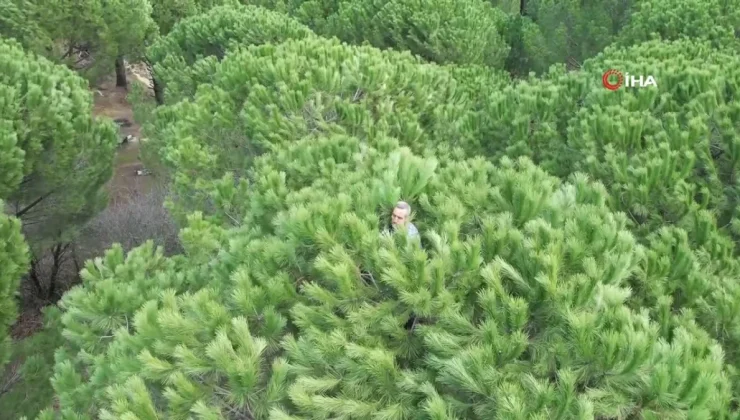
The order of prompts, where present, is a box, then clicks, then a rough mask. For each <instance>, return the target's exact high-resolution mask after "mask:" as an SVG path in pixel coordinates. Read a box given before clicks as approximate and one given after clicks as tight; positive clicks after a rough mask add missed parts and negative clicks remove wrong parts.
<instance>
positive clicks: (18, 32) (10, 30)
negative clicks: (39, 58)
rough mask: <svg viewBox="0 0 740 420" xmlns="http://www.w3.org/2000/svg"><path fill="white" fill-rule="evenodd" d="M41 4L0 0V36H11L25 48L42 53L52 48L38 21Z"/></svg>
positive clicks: (16, 0) (24, 0) (26, 0)
mask: <svg viewBox="0 0 740 420" xmlns="http://www.w3.org/2000/svg"><path fill="white" fill-rule="evenodd" d="M42 13H43V6H40V5H39V4H38V3H35V2H32V1H28V0H0V37H4V38H13V39H15V40H16V41H18V42H20V43H21V44H22V45H23V46H24V47H25V48H27V49H29V50H31V51H33V52H36V53H39V54H43V53H45V52H47V51H48V49H51V48H52V43H51V39H49V37H48V34H46V33H45V32H44V30H43V29H42V27H41V25H39V22H40V21H41V20H42V18H41V16H42Z"/></svg>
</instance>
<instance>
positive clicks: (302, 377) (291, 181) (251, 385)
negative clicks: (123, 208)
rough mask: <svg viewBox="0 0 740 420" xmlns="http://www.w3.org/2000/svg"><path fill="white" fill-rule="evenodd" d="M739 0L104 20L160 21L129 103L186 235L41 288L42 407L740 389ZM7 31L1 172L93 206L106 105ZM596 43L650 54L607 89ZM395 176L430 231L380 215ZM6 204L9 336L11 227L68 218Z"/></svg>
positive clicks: (351, 413) (2, 182) (526, 402)
mask: <svg viewBox="0 0 740 420" xmlns="http://www.w3.org/2000/svg"><path fill="white" fill-rule="evenodd" d="M0 1H3V0H0ZM13 1H15V0H13ZM136 1H137V2H147V0H136ZM733 1H734V0H732V1H719V0H680V1H679V0H645V1H640V2H635V3H634V4H633V2H631V1H621V0H614V1H608V2H606V3H604V2H601V3H596V2H590V1H585V2H583V1H582V2H580V3H579V2H553V1H551V0H532V1H531V2H528V3H526V4H523V3H519V4H516V5H513V4H507V5H504V4H503V2H489V1H483V0H464V1H456V2H451V1H448V0H406V1H401V0H373V1H358V0H310V1H299V0H286V1H280V2H278V1H271V0H261V1H257V2H245V3H248V4H237V3H236V2H233V1H229V2H212V1H189V2H187V1H186V2H167V1H155V0H153V1H151V2H149V3H147V5H142V8H141V9H138V10H137V11H131V12H130V13H129V14H127V15H126V14H123V13H122V14H120V15H116V16H118V18H120V22H127V21H129V19H131V16H134V15H137V14H139V15H141V19H143V20H142V22H143V21H144V20H147V19H150V20H151V21H153V22H155V23H156V24H157V25H158V29H159V33H158V34H157V35H156V36H155V35H151V34H149V33H148V32H147V34H148V35H146V36H145V37H143V38H141V37H140V38H136V39H138V41H137V40H136V39H134V38H127V39H128V40H130V41H131V43H126V42H124V40H122V39H118V38H115V37H112V38H110V39H109V40H107V41H101V42H103V44H106V43H108V42H109V43H110V44H111V45H113V46H118V47H115V48H119V47H120V48H121V49H119V50H115V51H117V53H116V54H118V55H120V54H124V52H123V51H124V50H125V51H126V52H125V54H127V55H131V54H133V53H131V51H142V52H143V54H140V55H145V56H146V59H147V61H148V63H149V64H152V65H153V68H154V72H155V74H154V76H155V77H156V78H157V79H158V81H159V82H160V83H161V84H162V86H164V90H165V93H166V95H165V98H166V101H164V102H163V103H159V102H158V103H157V104H156V105H157V106H155V105H151V104H149V103H141V104H138V105H137V106H138V107H139V108H138V110H139V113H141V112H143V111H147V113H148V115H146V119H145V121H144V122H145V124H144V127H143V135H144V137H146V141H145V142H143V144H142V147H143V150H145V151H146V152H147V153H150V154H151V156H152V157H153V159H154V160H155V161H156V163H157V164H158V165H160V166H159V167H158V170H159V171H161V172H162V173H161V174H158V175H163V178H165V179H167V181H168V182H169V187H170V195H169V197H168V202H167V207H168V208H169V209H170V210H171V211H172V212H173V214H174V215H175V216H176V219H177V222H178V224H179V227H180V241H181V246H182V252H181V253H179V254H176V255H167V256H166V255H165V254H164V252H163V250H162V249H159V248H157V247H155V246H154V244H153V242H151V241H150V242H147V243H146V244H144V245H142V246H139V247H137V248H134V249H133V250H131V251H129V252H125V251H124V249H123V247H122V246H120V245H114V246H113V247H112V248H111V249H108V250H105V251H104V253H102V255H100V256H99V257H98V258H95V259H92V260H89V261H87V262H86V264H85V266H84V268H83V269H82V271H81V279H82V281H81V284H79V285H77V286H76V287H74V288H73V289H71V290H69V291H68V292H67V293H65V294H64V296H63V297H62V299H61V300H60V302H59V304H58V308H55V309H53V310H50V311H49V312H48V318H47V329H49V330H51V331H53V332H54V333H55V335H53V336H50V337H49V338H48V342H49V343H53V347H54V357H53V362H48V363H53V369H52V370H53V371H52V372H50V373H48V376H49V377H50V379H49V383H50V384H51V386H52V387H53V394H54V397H55V400H54V401H48V405H47V406H46V409H45V410H44V411H43V412H42V413H41V414H39V416H38V419H39V420H42V419H44V420H52V419H57V418H64V419H67V418H69V419H72V418H74V419H91V420H92V419H104V420H114V419H126V420H134V419H161V418H172V419H190V418H194V419H195V418H197V419H209V420H211V419H212V420H216V419H244V418H247V419H255V420H256V419H264V420H300V419H306V420H308V419H347V420H349V419H353V420H355V419H363V420H365V419H367V420H370V419H374V420H380V419H385V420H390V419H398V420H401V419H419V420H422V419H424V420H426V419H435V420H463V419H473V420H475V419H480V420H492V419H495V420H511V419H525V418H526V419H542V420H545V419H548V420H549V419H584V420H585V419H600V420H601V419H645V420H658V419H661V420H663V419H675V420H679V419H692V420H693V419H706V420H715V419H734V418H737V417H738V415H739V414H740V411H738V402H739V400H738V397H740V376H738V367H740V353H738V350H737V349H738V348H740V327H738V326H739V325H740V322H738V321H740V259H738V256H739V252H738V251H739V250H738V241H739V240H740V213H738V208H739V206H738V205H739V204H740V202H739V201H738V197H740V189H738V185H737V183H738V181H737V178H738V177H737V175H738V163H739V160H740V148H739V147H738V145H739V144H740V100H738V94H739V93H740V55H738V52H739V51H740V50H739V49H738V48H737V47H738V44H737V34H738V29H740V25H739V24H738V23H739V22H740V19H738V16H740V15H739V14H738V13H740V8H737V7H734V3H733ZM6 2H7V0H6ZM124 3H125V2H119V3H113V4H111V6H110V7H111V9H110V10H107V9H106V12H105V13H98V11H95V12H92V11H90V12H89V13H88V15H86V16H85V17H84V18H85V19H89V20H90V21H92V22H97V20H96V19H98V16H112V14H111V13H112V12H111V11H114V10H117V9H116V8H119V7H121V4H124ZM13 4H14V5H17V4H20V3H13ZM90 4H92V3H90ZM101 4H102V3H101ZM126 4H129V5H133V4H134V3H126ZM137 4H138V3H137ZM180 6H182V7H180ZM513 6H516V7H513ZM101 7H102V6H101ZM103 9H104V8H103ZM103 9H100V10H103ZM9 10H10V9H9ZM13 10H14V13H21V12H22V9H20V8H18V7H17V6H16V8H15V9H13ZM96 10H97V9H96ZM25 13H28V12H25ZM96 13H97V14H96ZM144 15H146V16H144ZM0 19H2V18H0ZM100 19H102V18H100ZM83 20H84V19H83ZM106 22H109V23H106V25H109V26H108V27H113V26H114V25H112V23H110V22H112V21H111V20H110V19H109V20H108V21H106ZM146 25H149V24H145V23H141V26H136V28H139V29H141V28H143V27H145V26H146ZM147 27H151V26H147ZM13 28H14V29H13V30H14V31H16V33H18V34H20V35H18V37H19V38H22V36H26V39H37V38H34V36H33V35H32V34H33V32H32V31H31V32H26V33H25V35H24V34H23V33H21V32H18V31H19V28H20V27H13ZM29 28H32V29H33V27H31V26H29ZM136 28H134V29H136ZM80 30H83V28H80ZM113 32H115V31H113ZM113 32H111V33H113ZM134 32H135V33H137V34H143V33H144V32H145V31H143V30H142V31H139V30H138V29H137V30H136V31H134ZM116 33H118V32H116ZM29 34H30V35H29ZM60 37H61V35H56V36H53V37H52V38H60ZM38 39H39V40H40V39H41V38H38ZM100 39H103V38H100ZM106 39H107V38H106ZM150 41H151V43H150ZM127 42H128V41H127ZM24 45H25V46H26V48H27V49H31V47H30V44H27V43H26V44H24ZM38 45H43V42H41V41H39V44H38ZM123 45H127V47H125V48H124V47H122V46H123ZM110 48H114V47H110ZM137 54H138V53H137ZM0 55H2V56H4V57H11V59H10V60H6V61H7V62H6V61H3V62H0V98H4V99H1V100H0V110H2V113H1V114H0V115H2V118H3V119H2V120H0V151H2V153H0V165H1V166H0V167H2V168H7V170H4V171H0V198H2V199H4V200H6V204H5V206H6V207H7V208H8V209H14V208H23V206H28V205H29V204H32V203H33V202H34V201H33V200H35V199H37V198H41V199H42V201H41V202H46V201H44V200H47V198H46V197H58V198H55V199H54V200H51V201H48V202H50V203H52V204H53V206H51V210H49V211H51V213H49V214H48V215H47V216H44V217H45V219H44V220H47V221H49V222H50V223H48V224H45V225H44V226H54V227H58V226H62V225H64V226H74V225H75V224H76V223H77V224H79V223H82V222H83V221H84V219H85V217H86V216H87V215H89V214H91V213H93V212H94V211H95V209H97V208H98V207H99V203H100V201H99V198H100V197H101V195H100V194H99V192H100V191H101V186H102V185H103V183H104V182H105V181H106V179H107V177H108V176H109V175H110V162H111V158H112V156H113V153H114V152H113V150H114V143H115V142H114V138H115V134H114V131H113V126H112V125H111V124H110V123H105V122H99V121H97V120H96V119H94V118H92V117H91V116H90V109H89V108H90V96H89V93H88V92H87V91H86V88H87V86H86V85H85V83H84V82H83V81H82V79H81V78H79V77H77V76H75V75H74V74H73V72H72V71H71V70H68V69H64V68H63V67H60V66H57V65H54V64H52V63H51V62H50V61H48V60H46V59H42V58H39V57H37V56H35V55H32V54H31V53H30V52H28V51H24V50H23V49H22V48H21V46H20V45H19V44H18V43H15V42H3V43H0ZM610 69H611V70H616V71H619V72H621V73H622V74H623V75H628V74H629V75H633V76H636V77H639V76H648V75H650V76H652V77H654V78H655V79H656V81H657V85H656V86H647V87H635V86H622V87H620V88H619V89H617V90H616V91H612V90H609V89H606V88H605V87H604V86H603V80H602V77H603V75H604V73H605V71H607V70H610ZM140 100H142V101H143V100H145V99H141V98H140ZM160 102H161V101H160ZM142 110H143V111H142ZM73 171H74V172H75V173H79V174H80V177H79V178H78V177H75V178H70V177H69V176H60V174H69V173H71V172H73ZM57 191H63V194H60V195H58V196H51V195H50V196H47V195H44V194H45V193H46V192H52V193H56V192H57ZM399 201H406V202H408V203H410V205H411V209H412V212H411V214H410V215H409V216H410V218H411V219H412V221H413V223H414V224H415V225H416V226H417V227H418V230H419V232H420V239H419V240H417V239H411V238H409V237H408V236H407V235H405V234H404V232H403V230H402V229H395V228H394V227H392V226H391V224H390V213H391V211H392V210H393V208H394V206H395V205H396V203H398V202H399ZM14 206H15V207H14ZM44 208H45V207H44ZM7 213H9V215H8V216H6V215H2V217H0V267H3V268H4V267H5V266H7V267H10V269H9V270H4V269H3V270H0V337H3V335H2V334H4V330H3V328H6V326H7V325H9V322H10V320H11V319H12V317H13V316H14V313H13V309H12V308H13V306H12V305H10V303H11V302H12V295H13V293H14V291H13V290H14V288H16V287H17V282H18V280H17V279H18V278H19V277H20V276H21V275H22V274H23V272H24V267H25V266H26V265H27V263H28V256H27V249H26V245H25V242H24V240H23V238H22V237H21V236H20V233H21V232H24V233H26V237H27V242H28V243H29V244H31V245H33V244H34V243H35V241H36V239H35V238H42V237H47V236H48V235H51V233H49V232H51V231H46V230H40V231H38V232H37V231H35V230H33V229H34V228H32V226H33V225H31V224H29V223H28V221H29V219H28V212H21V211H17V210H16V211H8V212H7ZM15 216H19V217H15ZM34 235H37V236H34ZM2 240H5V242H2ZM6 303H8V304H6ZM3 317H4V318H3ZM50 345H52V344H50ZM7 348H8V346H5V347H2V346H0V361H2V359H3V357H5V358H6V359H7V357H6V356H3V354H4V353H3V351H6V353H5V354H7V350H4V349H7ZM36 362H37V365H38V366H40V362H39V361H38V360H36ZM37 365H34V366H37ZM40 408H42V407H39V409H40Z"/></svg>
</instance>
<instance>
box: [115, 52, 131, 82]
mask: <svg viewBox="0 0 740 420" xmlns="http://www.w3.org/2000/svg"><path fill="white" fill-rule="evenodd" d="M116 86H117V87H122V88H124V89H128V81H127V80H126V66H125V65H124V63H123V57H122V56H119V57H118V58H116Z"/></svg>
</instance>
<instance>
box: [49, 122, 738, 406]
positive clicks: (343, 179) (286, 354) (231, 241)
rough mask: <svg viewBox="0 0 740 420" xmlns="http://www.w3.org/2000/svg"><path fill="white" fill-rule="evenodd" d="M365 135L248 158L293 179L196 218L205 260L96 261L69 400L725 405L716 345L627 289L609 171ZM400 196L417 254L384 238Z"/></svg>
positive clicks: (65, 378) (279, 177)
mask: <svg viewBox="0 0 740 420" xmlns="http://www.w3.org/2000/svg"><path fill="white" fill-rule="evenodd" d="M371 144H372V145H373V146H377V147H379V149H375V148H374V147H372V146H371V147H369V148H366V149H364V150H365V151H364V153H365V154H364V157H363V158H360V157H359V154H361V153H363V146H362V142H361V141H360V140H359V139H357V138H352V137H346V136H341V135H339V136H328V137H324V138H323V139H318V138H315V137H307V138H305V139H303V140H301V141H299V142H296V143H294V144H291V145H286V147H285V148H283V150H284V152H278V153H275V154H267V155H264V156H263V157H261V158H260V159H259V163H258V164H257V167H258V168H259V169H258V170H256V171H255V174H256V175H257V174H259V175H262V176H264V177H267V178H270V179H274V180H275V182H277V183H279V184H281V186H282V189H281V190H280V189H276V188H264V187H261V186H259V185H256V186H255V188H254V189H252V190H251V194H250V196H249V207H250V208H251V209H253V212H251V213H250V214H249V215H248V216H247V218H246V219H245V224H244V225H245V227H244V228H240V229H234V230H230V231H227V232H223V231H222V230H220V229H217V228H215V227H214V226H209V225H208V224H205V223H204V222H203V221H201V220H199V219H197V218H194V219H192V225H191V229H195V230H196V231H197V234H196V235H190V234H187V235H184V236H186V238H184V239H185V242H186V243H189V245H188V246H189V247H192V249H195V248H196V247H198V248H199V249H201V251H200V257H197V256H196V257H195V258H194V259H193V260H190V259H184V258H183V259H178V260H164V259H162V258H161V257H159V256H157V255H156V254H152V252H151V248H150V247H143V248H141V249H140V250H136V251H134V252H133V253H132V254H131V255H129V256H128V258H126V260H124V258H123V255H122V254H121V252H120V249H119V250H114V251H111V252H110V253H109V254H108V255H107V256H106V257H105V259H102V260H99V261H97V262H96V263H95V266H93V265H92V264H89V265H88V268H87V269H86V270H85V272H84V278H85V280H84V285H83V287H81V288H78V289H75V290H74V291H72V292H70V293H69V294H68V295H67V296H66V297H65V298H64V301H63V303H62V306H63V307H64V308H66V309H67V312H66V315H65V316H64V318H63V322H64V324H65V330H64V335H65V337H67V338H68V343H67V346H66V347H65V349H64V351H63V352H62V353H60V356H59V359H58V362H57V367H56V375H55V378H54V386H55V389H56V391H57V393H58V395H59V397H60V405H61V406H62V407H64V408H63V410H64V413H65V415H66V416H73V413H74V412H77V413H83V414H85V415H86V416H95V415H99V416H100V418H106V419H113V418H126V416H131V415H137V416H139V417H146V416H149V417H151V416H154V415H156V416H158V417H168V418H183V417H186V416H188V415H190V413H192V414H198V415H200V416H203V417H209V418H226V417H228V416H232V415H244V416H249V417H252V418H257V419H265V418H268V417H269V418H306V419H308V418H316V417H342V416H351V417H353V418H374V416H376V415H378V414H380V415H384V416H386V417H389V418H391V417H392V418H398V417H399V416H408V417H412V418H423V417H426V416H430V417H431V416H437V417H440V416H441V418H470V419H476V418H480V419H492V418H493V419H497V418H501V419H503V418H511V417H512V416H514V415H519V416H524V417H527V418H543V419H544V418H553V417H558V416H560V417H562V418H571V417H572V418H592V417H595V416H618V415H620V414H622V415H624V413H634V414H635V415H638V416H642V417H651V418H680V417H682V416H683V417H691V418H723V415H724V413H725V411H724V410H726V407H727V405H728V399H729V388H728V381H727V379H726V378H725V377H724V373H723V372H722V358H721V350H720V348H719V347H718V345H717V344H716V343H714V342H712V340H711V339H709V338H708V337H706V335H705V334H702V333H701V331H697V330H696V329H695V328H691V327H690V326H683V327H676V328H672V329H671V332H672V336H673V338H671V339H664V338H661V337H660V326H659V325H657V324H654V323H652V322H651V321H650V320H649V318H648V317H647V316H646V314H644V313H639V312H635V311H632V310H630V309H628V307H627V305H626V304H625V301H626V300H628V298H629V292H628V290H627V289H626V288H625V286H626V281H627V279H628V278H630V276H632V275H633V274H634V273H636V271H637V270H638V267H639V263H640V262H641V261H642V259H643V258H644V251H643V250H642V248H640V247H639V246H637V245H636V243H635V240H634V239H633V238H632V236H631V235H630V234H629V233H628V232H627V231H626V230H625V226H626V220H625V218H624V217H623V216H620V215H614V214H612V213H611V212H610V211H609V210H608V208H607V207H606V203H607V201H608V197H607V195H606V192H605V190H604V188H603V187H601V186H599V185H595V184H591V183H589V182H588V181H587V180H586V179H585V177H582V176H579V177H576V178H574V180H573V183H570V184H562V183H560V182H559V181H558V180H557V179H555V178H552V177H550V176H548V175H547V174H545V173H544V172H543V171H542V170H540V169H539V168H537V167H535V166H534V165H533V164H531V163H530V162H528V161H520V162H518V163H514V162H511V161H504V162H502V164H501V166H500V167H498V168H496V167H493V166H492V165H491V164H490V163H487V162H485V161H484V160H482V159H476V160H470V161H454V160H449V159H444V160H439V161H437V160H434V159H431V158H427V159H423V158H419V157H415V156H413V155H412V154H410V153H409V152H408V151H407V150H400V151H397V152H393V150H394V149H396V148H397V145H394V142H393V141H390V140H389V139H387V138H383V137H379V138H375V139H372V141H371ZM396 150H397V149H396ZM338 153H339V154H338ZM293 156H303V159H302V162H301V163H302V165H301V164H300V163H299V164H298V165H296V164H294V165H289V166H287V167H286V166H284V163H285V162H288V159H290V158H292V157H293ZM332 162H334V164H332ZM303 165H305V166H303ZM301 167H303V168H306V169H308V168H312V167H313V168H322V173H321V175H320V176H316V175H317V174H315V173H310V172H302V169H301ZM284 168H285V169H288V170H289V172H288V173H283V174H281V173H280V172H279V171H281V170H283V169H284ZM301 173H304V174H305V176H301V175H300V174H301ZM279 191H282V194H283V195H282V197H281V198H279V199H276V198H277V197H276V196H275V194H276V193H279ZM401 197H403V198H406V199H408V200H410V201H412V202H413V203H415V204H417V205H418V207H419V211H418V214H419V215H420V217H422V218H423V220H424V221H425V223H424V224H423V225H420V227H421V228H422V230H423V231H424V232H425V233H424V236H425V238H426V245H425V249H424V250H422V249H420V248H419V247H418V245H414V244H413V243H411V242H407V240H406V239H404V238H403V237H401V236H400V235H398V234H397V235H393V236H389V235H383V234H380V232H379V229H382V226H383V224H382V222H380V221H379V219H378V215H379V214H381V213H382V209H384V208H388V207H389V206H390V205H392V203H393V202H394V201H395V200H397V199H398V198H401ZM595 232H598V233H595ZM193 233H196V232H193ZM206 235H208V236H210V237H211V238H212V239H211V240H207V239H206ZM214 235H215V236H214ZM192 241H197V242H192ZM209 241H213V242H211V243H212V245H211V246H210V247H207V248H201V246H202V245H201V244H203V243H204V242H209ZM216 248H220V250H219V251H218V253H217V254H216V253H211V257H210V258H209V259H207V260H206V261H208V262H207V263H205V264H204V261H202V260H200V258H203V257H207V255H208V252H207V251H203V249H216ZM149 279H154V281H151V280H149ZM187 279H192V280H193V281H192V282H189V283H188V282H187ZM294 287H296V289H294ZM100 302H105V304H104V305H103V306H101V305H100ZM138 306H140V309H136V308H137V307H138ZM73 308H74V309H73ZM104 320H105V322H103V321H104ZM101 337H103V338H102V339H101ZM87 354H94V355H96V356H95V357H88V356H86V355H87ZM679 360H681V363H678V361H679ZM661 384H665V385H661ZM663 401H675V402H674V403H666V402H663Z"/></svg>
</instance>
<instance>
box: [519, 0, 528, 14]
mask: <svg viewBox="0 0 740 420" xmlns="http://www.w3.org/2000/svg"><path fill="white" fill-rule="evenodd" d="M519 15H520V16H527V0H519Z"/></svg>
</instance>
